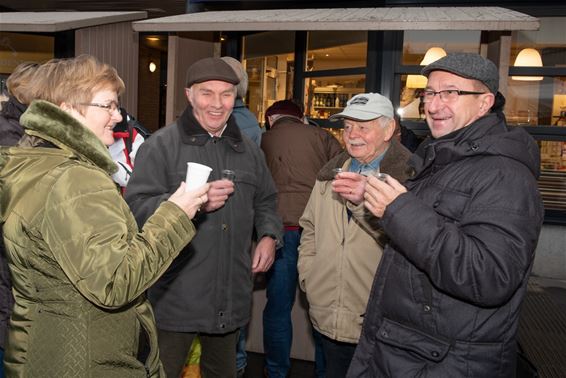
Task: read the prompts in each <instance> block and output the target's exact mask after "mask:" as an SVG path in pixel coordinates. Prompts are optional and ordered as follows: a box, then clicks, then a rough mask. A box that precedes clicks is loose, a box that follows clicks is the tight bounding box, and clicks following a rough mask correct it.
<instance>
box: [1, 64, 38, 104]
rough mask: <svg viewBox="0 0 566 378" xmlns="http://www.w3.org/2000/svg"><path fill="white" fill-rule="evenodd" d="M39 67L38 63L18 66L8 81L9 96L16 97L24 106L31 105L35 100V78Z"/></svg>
mask: <svg viewBox="0 0 566 378" xmlns="http://www.w3.org/2000/svg"><path fill="white" fill-rule="evenodd" d="M38 67H39V64H38V63H34V62H25V63H21V64H18V66H17V67H16V68H15V69H14V71H13V72H12V73H11V74H10V76H9V77H8V80H6V88H7V89H8V94H10V95H11V96H14V97H15V98H16V100H18V101H19V102H20V103H22V104H24V105H29V103H30V102H31V101H32V100H33V98H32V93H33V90H32V87H33V85H34V83H35V81H34V80H33V77H34V75H35V72H36V71H37V69H38Z"/></svg>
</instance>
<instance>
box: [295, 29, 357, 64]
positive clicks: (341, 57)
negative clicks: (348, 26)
mask: <svg viewBox="0 0 566 378" xmlns="http://www.w3.org/2000/svg"><path fill="white" fill-rule="evenodd" d="M366 58H367V32H366V31H312V32H309V34H308V50H307V62H306V65H307V66H306V67H305V70H306V71H321V70H330V69H341V68H351V67H365V66H366Z"/></svg>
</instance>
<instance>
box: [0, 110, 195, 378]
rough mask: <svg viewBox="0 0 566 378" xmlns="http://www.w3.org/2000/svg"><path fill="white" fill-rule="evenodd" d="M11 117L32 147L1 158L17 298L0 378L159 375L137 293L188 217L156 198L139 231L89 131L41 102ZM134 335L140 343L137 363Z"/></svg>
mask: <svg viewBox="0 0 566 378" xmlns="http://www.w3.org/2000/svg"><path fill="white" fill-rule="evenodd" d="M21 122H22V124H23V125H24V127H26V134H27V135H26V136H24V139H23V141H25V140H27V142H28V143H27V145H29V146H35V147H12V148H9V149H3V150H2V153H1V155H0V158H1V159H0V168H1V169H0V189H1V190H0V194H1V201H2V202H1V203H2V206H1V207H0V223H1V222H4V228H3V230H4V241H5V245H6V251H7V255H8V261H9V266H10V270H11V274H12V278H13V292H14V296H15V299H16V304H15V307H14V311H13V314H12V318H11V320H10V326H9V335H8V344H7V348H6V352H5V353H6V354H5V368H6V374H7V376H10V377H74V378H75V377H121V378H122V377H162V376H164V372H163V368H162V366H161V363H160V362H159V354H158V351H157V337H156V329H155V323H154V319H153V313H152V309H151V306H150V304H149V302H148V301H147V300H146V299H145V297H144V294H143V293H144V292H145V290H146V289H147V288H148V287H149V286H150V285H151V284H152V283H153V282H154V281H155V280H157V278H158V277H159V276H160V275H161V274H162V273H163V272H164V271H165V269H166V268H167V266H168V265H169V264H170V262H171V261H172V260H173V258H174V257H175V256H177V254H178V253H179V251H180V250H181V248H182V247H184V246H185V245H186V244H187V243H188V241H189V240H190V239H191V238H192V237H193V235H194V233H195V229H194V227H193V225H192V222H191V221H190V220H189V218H188V217H187V216H186V215H185V213H184V212H183V211H182V210H181V209H179V208H178V207H177V206H176V205H174V204H172V203H171V202H167V203H164V204H163V205H162V206H161V207H160V208H159V209H158V210H157V211H156V213H155V215H153V216H152V217H151V218H150V219H149V220H148V221H147V223H146V224H145V226H144V227H143V230H142V231H141V232H138V228H137V225H136V221H135V219H134V217H133V215H132V214H131V212H130V210H129V208H128V206H127V205H126V203H125V202H124V201H123V199H122V197H121V195H120V193H119V191H118V189H117V187H116V186H115V184H114V183H113V182H112V179H111V177H110V174H111V173H112V172H113V171H114V169H115V166H114V163H113V161H112V160H111V158H110V155H109V154H108V151H107V149H106V147H105V146H104V145H103V144H102V143H101V142H100V141H99V140H98V138H97V137H96V136H95V135H94V134H92V133H91V132H90V131H89V130H88V129H86V127H84V126H82V125H81V124H79V123H78V122H77V121H76V120H75V119H74V118H72V117H71V116H69V115H67V114H66V113H65V112H63V111H61V110H60V109H59V108H58V107H56V106H54V105H52V104H50V103H47V102H43V101H38V102H34V103H32V105H31V106H30V108H29V109H28V111H27V112H26V113H25V114H24V115H23V116H22V118H21ZM24 145H26V143H24ZM38 145H39V146H42V147H38ZM140 331H144V333H145V334H146V336H147V338H148V340H149V343H150V348H151V351H150V353H149V357H148V358H147V360H146V361H144V362H141V361H138V360H137V358H136V354H137V351H138V337H139V334H140Z"/></svg>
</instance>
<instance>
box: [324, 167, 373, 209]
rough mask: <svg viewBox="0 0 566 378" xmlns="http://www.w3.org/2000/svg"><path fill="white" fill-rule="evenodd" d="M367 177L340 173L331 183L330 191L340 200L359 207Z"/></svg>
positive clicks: (351, 173)
mask: <svg viewBox="0 0 566 378" xmlns="http://www.w3.org/2000/svg"><path fill="white" fill-rule="evenodd" d="M366 181H367V177H366V176H364V175H360V174H359V173H354V172H340V173H338V174H337V175H336V177H335V178H334V181H332V190H333V191H334V192H335V193H337V194H339V195H340V196H341V197H342V198H344V199H345V200H347V201H350V202H352V203H353V204H355V205H359V204H360V203H362V201H363V200H364V191H365V186H366Z"/></svg>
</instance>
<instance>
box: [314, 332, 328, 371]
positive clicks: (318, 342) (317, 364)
mask: <svg viewBox="0 0 566 378" xmlns="http://www.w3.org/2000/svg"><path fill="white" fill-rule="evenodd" d="M312 337H313V340H314V371H315V376H316V378H326V359H325V358H324V348H323V347H322V338H323V336H322V334H321V333H320V332H318V331H317V330H316V329H314V328H313V329H312Z"/></svg>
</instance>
